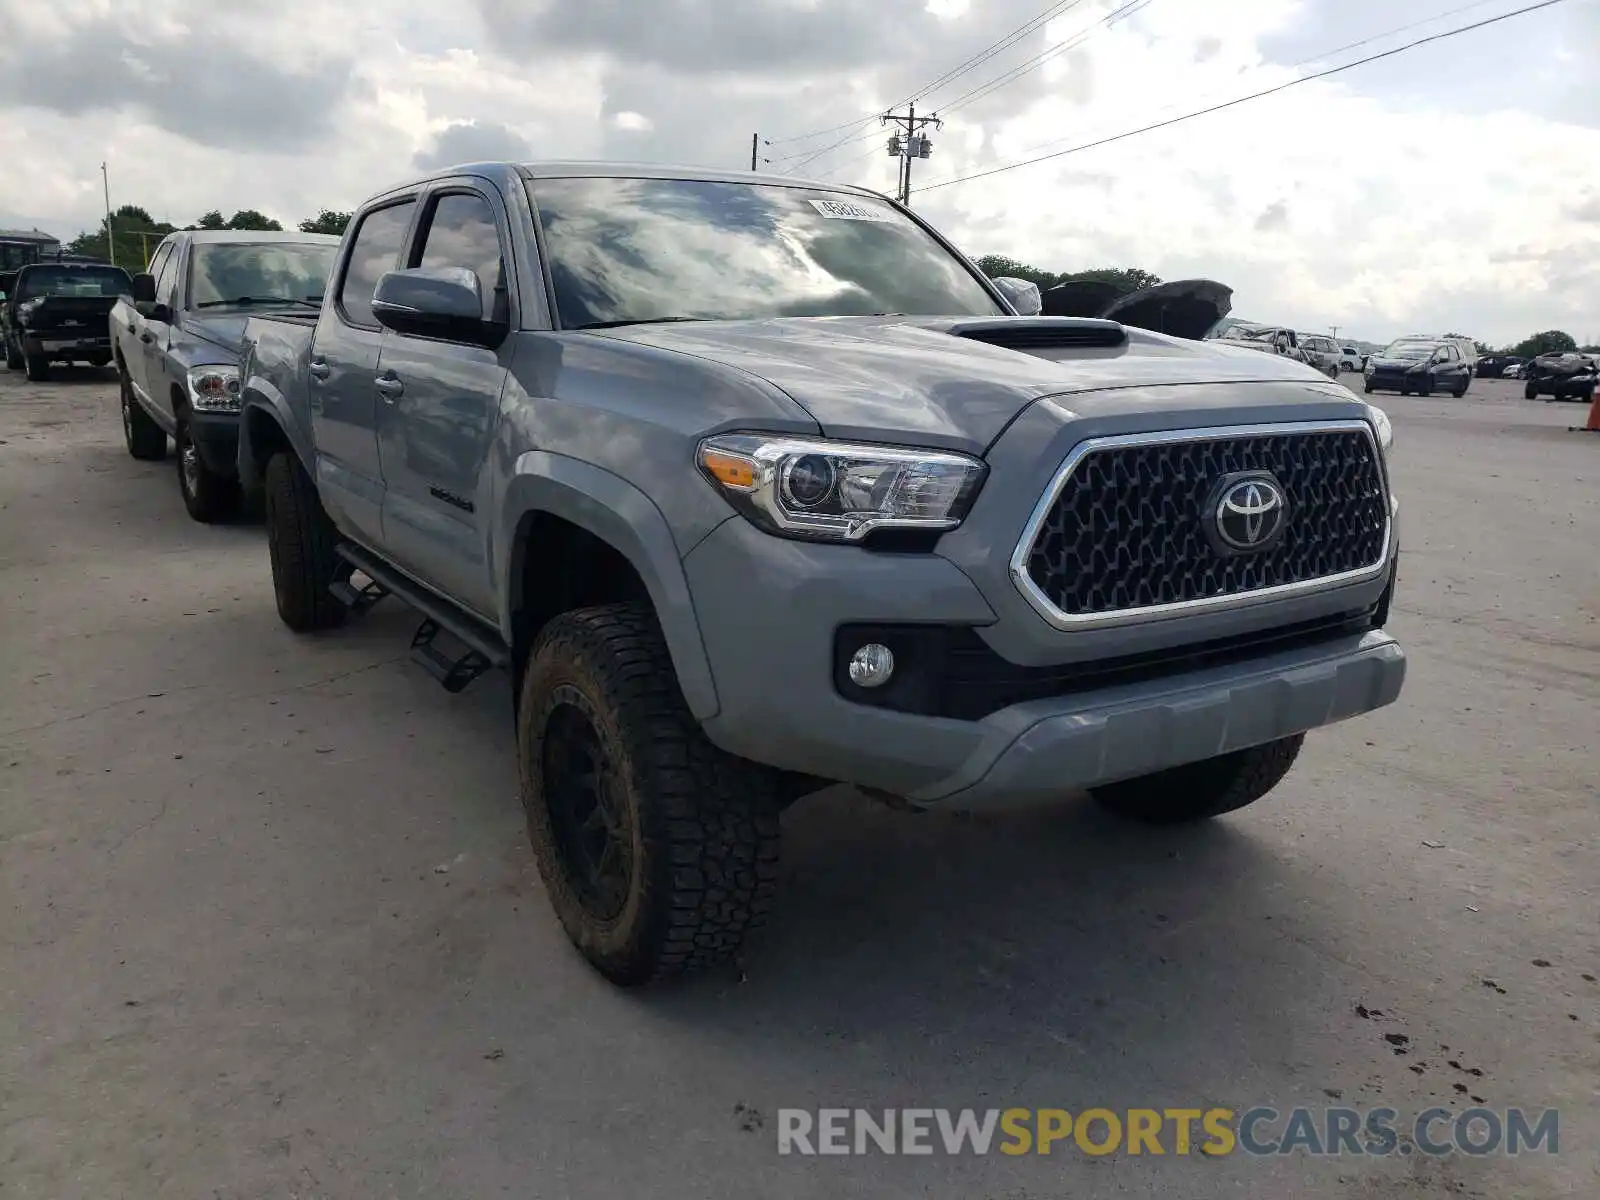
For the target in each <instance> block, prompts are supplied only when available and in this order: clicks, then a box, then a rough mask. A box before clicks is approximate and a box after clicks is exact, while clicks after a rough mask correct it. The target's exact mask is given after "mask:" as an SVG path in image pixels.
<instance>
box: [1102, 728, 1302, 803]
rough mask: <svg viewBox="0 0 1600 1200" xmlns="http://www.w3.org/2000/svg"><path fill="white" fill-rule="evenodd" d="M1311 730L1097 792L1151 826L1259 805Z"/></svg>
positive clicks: (1294, 756)
mask: <svg viewBox="0 0 1600 1200" xmlns="http://www.w3.org/2000/svg"><path fill="white" fill-rule="evenodd" d="M1305 740H1306V735H1305V734H1303V733H1297V734H1293V735H1292V736H1290V737H1286V738H1279V739H1278V740H1277V741H1275V742H1267V743H1266V744H1265V745H1261V746H1251V747H1249V748H1248V749H1245V750H1235V751H1233V752H1231V753H1229V754H1223V755H1219V756H1218V757H1216V758H1208V759H1206V760H1204V761H1202V762H1197V763H1188V764H1186V765H1184V766H1181V767H1173V768H1171V769H1170V770H1166V771H1158V772H1156V773H1155V774H1154V775H1142V776H1140V777H1139V778H1137V779H1128V780H1124V781H1122V782H1120V783H1112V784H1107V785H1106V786H1104V787H1100V788H1095V789H1094V790H1093V792H1092V795H1093V796H1094V798H1095V799H1096V800H1098V801H1099V802H1100V803H1101V804H1103V805H1104V806H1105V807H1106V808H1108V809H1110V810H1111V811H1113V812H1115V813H1117V814H1118V815H1119V816H1125V817H1130V818H1132V819H1134V820H1136V821H1143V822H1145V823H1147V824H1151V825H1176V824H1181V823H1183V822H1187V821H1203V820H1206V819H1208V818H1210V817H1219V816H1221V815H1222V814H1223V813H1229V812H1233V811H1234V810H1236V809H1240V808H1243V807H1244V806H1245V805H1247V804H1254V803H1255V802H1256V801H1257V800H1259V799H1261V797H1263V796H1265V795H1266V794H1267V793H1268V792H1270V791H1271V790H1272V789H1273V788H1275V787H1277V786H1278V784H1279V783H1281V782H1282V781H1283V777H1284V776H1285V775H1287V774H1288V773H1289V768H1290V767H1292V766H1294V761H1295V759H1296V758H1298V757H1299V756H1300V747H1301V746H1302V745H1303V744H1304V742H1305Z"/></svg>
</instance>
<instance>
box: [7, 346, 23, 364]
mask: <svg viewBox="0 0 1600 1200" xmlns="http://www.w3.org/2000/svg"><path fill="white" fill-rule="evenodd" d="M6 366H7V367H9V368H10V369H11V370H13V371H20V370H22V351H21V350H19V349H18V348H17V347H16V346H14V345H12V344H11V342H10V340H9V339H8V340H7V341H6Z"/></svg>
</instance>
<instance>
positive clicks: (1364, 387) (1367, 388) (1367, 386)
mask: <svg viewBox="0 0 1600 1200" xmlns="http://www.w3.org/2000/svg"><path fill="white" fill-rule="evenodd" d="M1362 391H1364V392H1366V393H1367V395H1369V396H1370V395H1372V384H1371V383H1366V384H1363V385H1362Z"/></svg>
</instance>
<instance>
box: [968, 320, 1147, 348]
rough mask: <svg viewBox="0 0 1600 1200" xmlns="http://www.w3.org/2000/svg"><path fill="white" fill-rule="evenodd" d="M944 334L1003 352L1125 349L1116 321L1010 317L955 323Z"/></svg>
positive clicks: (1125, 339) (1124, 334)
mask: <svg viewBox="0 0 1600 1200" xmlns="http://www.w3.org/2000/svg"><path fill="white" fill-rule="evenodd" d="M948 332H949V333H950V334H952V335H953V336H955V337H960V338H966V339H968V340H969V341H974V342H987V343H988V344H989V345H991V346H1000V347H1002V348H1004V349H1006V350H1020V351H1023V352H1024V353H1029V352H1032V351H1036V350H1116V349H1120V348H1121V347H1123V346H1125V345H1127V343H1128V331H1127V330H1125V329H1124V328H1123V327H1122V326H1121V325H1119V324H1118V323H1117V322H1116V321H1100V320H1093V319H1090V318H1084V317H1011V318H998V319H994V320H978V321H958V322H956V323H955V324H954V325H952V326H950V328H949V330H948Z"/></svg>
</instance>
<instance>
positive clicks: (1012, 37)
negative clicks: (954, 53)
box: [889, 0, 1083, 108]
mask: <svg viewBox="0 0 1600 1200" xmlns="http://www.w3.org/2000/svg"><path fill="white" fill-rule="evenodd" d="M1082 3H1083V0H1058V3H1055V4H1052V5H1051V6H1050V7H1049V8H1047V9H1045V10H1044V12H1042V13H1040V14H1039V15H1038V16H1036V17H1034V18H1033V20H1031V21H1029V22H1028V23H1027V24H1025V25H1023V26H1021V27H1020V28H1017V29H1014V30H1012V31H1011V32H1010V33H1008V34H1007V35H1006V36H1005V37H1003V38H1001V39H1000V40H999V41H997V42H993V43H991V44H990V45H989V46H988V47H987V48H985V49H983V50H980V51H978V53H976V54H974V55H973V56H972V57H971V58H969V59H967V60H966V61H965V62H963V63H959V64H958V65H956V66H954V67H952V68H951V69H950V70H948V71H946V72H945V73H944V74H943V75H941V76H939V78H937V79H935V80H934V81H933V82H932V83H930V84H927V85H926V86H925V87H923V88H922V89H921V90H920V91H918V92H915V93H913V94H912V95H910V96H907V97H906V98H905V99H904V100H902V101H900V103H899V104H891V105H890V106H889V107H890V108H899V107H901V106H902V105H905V104H910V103H911V101H913V100H921V99H923V98H924V97H925V96H927V95H928V94H929V93H930V92H932V91H933V90H934V89H935V88H941V87H943V86H944V85H945V84H947V83H949V82H951V81H952V80H954V79H957V78H959V77H960V76H962V75H965V74H966V73H967V72H968V71H970V70H972V69H973V68H974V67H977V66H981V65H982V64H984V63H986V62H988V61H989V60H990V59H991V58H993V57H994V56H995V55H996V54H999V53H1000V52H1001V51H1002V50H1008V49H1010V48H1011V47H1012V46H1015V45H1016V44H1017V43H1018V42H1020V41H1021V40H1022V39H1023V38H1025V37H1027V36H1028V35H1029V34H1030V33H1032V32H1034V31H1035V30H1036V29H1039V28H1041V27H1042V26H1045V25H1048V24H1049V23H1050V22H1051V21H1053V20H1055V19H1056V18H1057V17H1059V16H1065V15H1066V14H1067V13H1069V12H1071V11H1072V10H1073V9H1075V8H1077V7H1078V5H1080V4H1082Z"/></svg>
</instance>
